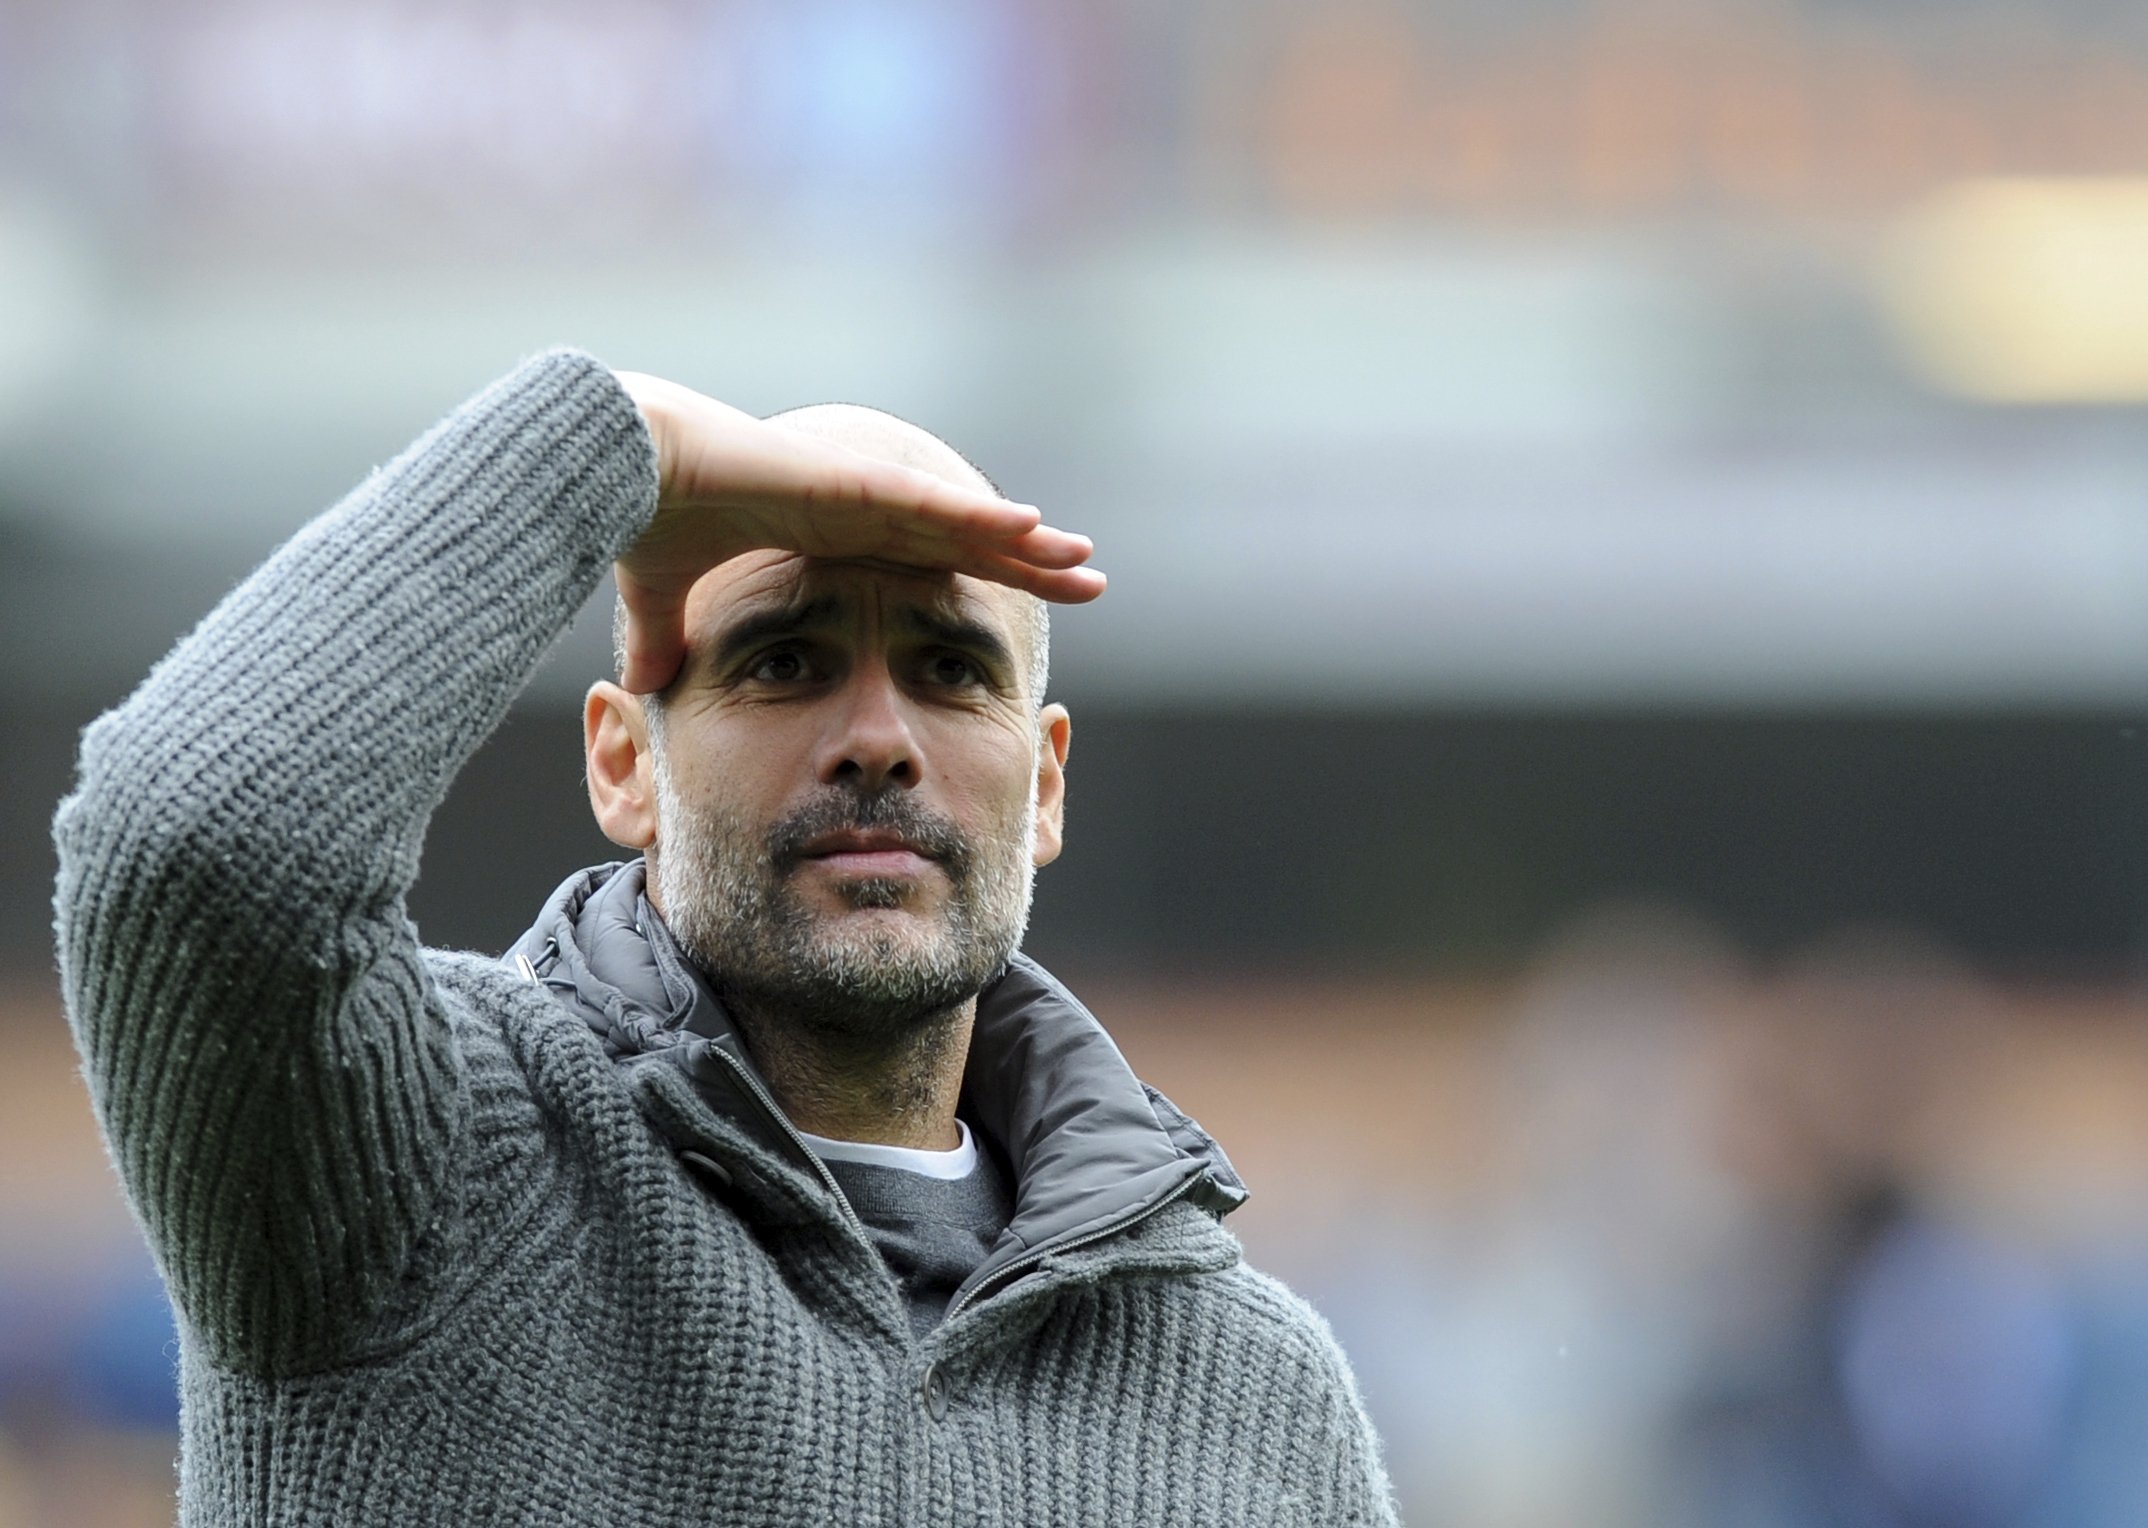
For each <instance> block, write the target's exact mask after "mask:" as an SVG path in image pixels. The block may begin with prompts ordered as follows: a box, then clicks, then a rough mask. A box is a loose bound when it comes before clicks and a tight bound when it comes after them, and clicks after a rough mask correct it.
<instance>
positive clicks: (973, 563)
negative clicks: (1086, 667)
mask: <svg viewBox="0 0 2148 1528" xmlns="http://www.w3.org/2000/svg"><path fill="white" fill-rule="evenodd" d="M956 567H957V569H958V571H960V572H963V573H967V574H969V575H971V576H972V577H973V578H982V579H987V580H989V581H990V582H992V583H995V584H1005V585H1006V586H1007V587H1008V588H1010V589H1020V590H1022V591H1023V592H1024V593H1027V594H1034V595H1036V596H1037V598H1039V599H1042V600H1049V601H1051V602H1052V603H1053V604H1055V605H1086V604H1087V603H1088V602H1089V601H1091V600H1093V599H1095V598H1096V597H1097V596H1098V595H1100V594H1102V593H1103V592H1104V584H1105V579H1104V574H1103V572H1102V570H1100V569H1097V568H1086V567H1084V568H1040V567H1038V566H1036V565H1035V564H1034V563H1028V562H1024V561H1022V560H1021V559H1020V558H1017V557H1008V556H1005V555H1002V554H1000V553H996V552H986V551H977V552H972V553H970V554H969V555H967V556H965V557H964V558H963V559H962V560H961V561H960V562H959V563H957V564H956Z"/></svg>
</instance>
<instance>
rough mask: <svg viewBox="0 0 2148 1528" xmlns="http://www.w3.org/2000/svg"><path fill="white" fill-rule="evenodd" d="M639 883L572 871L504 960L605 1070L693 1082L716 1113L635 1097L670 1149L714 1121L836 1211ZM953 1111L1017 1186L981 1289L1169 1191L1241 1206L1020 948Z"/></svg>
mask: <svg viewBox="0 0 2148 1528" xmlns="http://www.w3.org/2000/svg"><path fill="white" fill-rule="evenodd" d="M643 875H644V867H643V864H642V862H641V861H639V860H635V861H632V862H630V863H628V864H625V865H600V866H597V867H595V868H594V869H590V870H585V871H582V872H580V873H579V874H577V875H574V876H572V877H570V878H569V879H568V880H567V881H566V882H565V883H563V884H562V885H561V886H560V887H559V889H558V890H557V891H555V892H554V893H553V894H552V896H551V898H550V899H549V900H548V901H547V903H546V904H545V908H544V911H543V912H542V913H541V914H540V916H539V917H538V919H537V922H536V923H535V924H534V925H533V926H532V927H531V928H530V930H529V932H527V933H526V934H524V935H523V936H522V938H521V939H520V940H519V941H518V942H517V943H516V945H515V946H514V948H512V949H511V950H509V951H508V954H507V956H506V959H507V961H508V962H509V963H510V964H513V965H515V966H516V967H517V968H518V969H521V970H523V971H524V972H525V974H526V975H528V976H529V977H530V979H531V980H534V981H537V982H539V983H540V984H541V985H543V986H544V987H545V988H547V989H548V990H549V991H551V992H552V993H553V994H554V996H556V997H557V998H559V999H560V1001H561V1002H562V1003H563V1004H565V1005H566V1006H567V1007H568V1008H570V1009H572V1010H573V1011H575V1012H576V1013H578V1014H579V1015H580V1016H581V1018H582V1019H583V1021H584V1022H585V1023H587V1024H588V1025H589V1027H590V1028H591V1029H592V1030H593V1031H595V1033H596V1034H597V1036H598V1037H599V1039H600V1040H601V1041H602V1042H603V1045H604V1048H605V1051H606V1053H607V1054H608V1055H610V1056H611V1057H612V1058H613V1060H614V1061H615V1062H617V1063H619V1064H620V1065H622V1066H624V1067H628V1068H632V1069H634V1070H636V1071H640V1070H641V1069H642V1067H643V1066H644V1065H645V1061H644V1058H647V1059H648V1060H650V1061H655V1060H658V1059H659V1058H660V1059H661V1060H662V1061H667V1062H669V1063H671V1064H672V1066H671V1067H667V1068H664V1070H665V1071H667V1072H668V1071H671V1070H672V1068H673V1067H675V1068H676V1069H677V1070H678V1071H680V1072H683V1073H684V1074H685V1076H686V1078H688V1079H690V1080H691V1082H692V1084H693V1087H692V1089H691V1093H692V1094H693V1095H696V1096H697V1097H698V1102H699V1104H700V1105H702V1106H704V1107H705V1109H706V1110H707V1111H710V1112H712V1113H713V1114H714V1115H715V1116H716V1118H715V1120H714V1121H713V1122H712V1121H709V1120H706V1119H701V1118H697V1116H698V1115H700V1113H701V1110H700V1109H696V1108H695V1107H693V1102H692V1100H689V1099H682V1098H681V1097H680V1092H681V1090H680V1089H679V1088H678V1087H677V1078H676V1076H673V1077H670V1078H668V1079H664V1080H662V1081H659V1080H658V1079H655V1078H652V1079H650V1081H651V1083H652V1084H654V1085H653V1086H650V1087H645V1088H643V1089H641V1090H639V1091H638V1096H639V1098H640V1100H641V1103H642V1108H643V1112H644V1114H645V1115H647V1116H648V1117H649V1118H650V1120H651V1123H652V1124H654V1125H655V1126H656V1127H657V1128H658V1129H659V1131H661V1132H662V1133H663V1134H664V1135H665V1136H666V1137H667V1139H669V1140H670V1142H671V1144H672V1147H673V1149H674V1150H676V1151H681V1152H692V1151H695V1150H697V1149H705V1148H706V1146H707V1145H709V1144H711V1142H710V1140H709V1139H708V1137H709V1128H708V1127H709V1126H710V1124H711V1123H714V1124H715V1125H716V1126H718V1129H717V1131H716V1135H717V1136H718V1137H720V1138H735V1137H736V1136H739V1135H743V1136H744V1137H745V1138H746V1139H747V1140H748V1141H750V1142H751V1143H752V1144H753V1145H754V1146H756V1147H758V1148H759V1153H763V1154H768V1155H772V1156H774V1157H776V1158H777V1159H779V1160H781V1161H783V1162H785V1163H787V1164H788V1165H789V1166H790V1167H791V1168H792V1169H794V1170H795V1171H794V1172H793V1173H792V1174H791V1175H790V1178H791V1181H790V1182H789V1183H788V1185H787V1187H788V1189H789V1192H788V1193H786V1194H784V1195H783V1196H781V1197H782V1198H784V1199H786V1200H789V1201H792V1207H793V1208H794V1209H796V1210H799V1211H802V1212H809V1211H810V1210H811V1209H812V1208H813V1206H812V1205H811V1204H810V1200H811V1199H812V1197H813V1196H814V1195H815V1194H816V1193H817V1194H819V1195H821V1196H822V1197H824V1198H827V1199H832V1200H833V1201H834V1202H835V1203H836V1204H838V1205H842V1196H841V1193H840V1191H839V1190H838V1189H837V1188H836V1187H835V1184H834V1182H833V1180H832V1178H830V1177H829V1176H828V1174H827V1172H826V1169H825V1168H824V1167H823V1166H822V1165H821V1164H820V1163H819V1162H818V1161H817V1160H816V1159H814V1158H813V1156H812V1153H811V1152H810V1151H809V1150H807V1149H806V1147H805V1146H804V1143H803V1142H802V1141H800V1140H799V1139H798V1137H797V1133H796V1131H795V1129H794V1128H793V1127H792V1126H791V1125H790V1122H789V1121H788V1120H786V1119H784V1118H783V1117H782V1114H781V1111H780V1110H779V1109H777V1107H776V1106H775V1103H774V1100H773V1098H772V1096H771V1095H769V1093H768V1091H767V1085H766V1083H765V1081H764V1080H763V1079H762V1078H761V1077H760V1075H759V1073H758V1071H757V1070H756V1069H755V1068H754V1066H753V1062H752V1058H751V1057H750V1055H748V1053H747V1051H746V1048H745V1046H744V1044H743V1042H742V1040H741V1039H740V1037H739V1035H738V1033H737V1031H736V1029H735V1028H734V1026H733V1025H732V1023H731V1020H730V1016H729V1015H728V1014H727V1013H726V1012H725V1011H724V1007H723V1004H722V1001H721V1000H720V999H719V998H718V997H717V995H716V993H715V991H714V990H713V988H712V987H711V986H710V984H709V982H708V981H707V979H706V978H705V977H704V976H703V975H702V973H701V972H700V971H699V970H698V969H697V968H696V967H695V966H694V965H693V963H692V962H691V961H689V960H688V959H687V958H686V957H685V956H684V955H683V954H682V953H681V952H680V950H679V948H678V946H677V944H676V943H675V942H674V941H673V940H672V938H671V935H670V931H669V930H668V929H666V928H665V927H664V924H663V920H662V919H661V918H660V917H659V916H658V915H657V913H656V911H655V909H654V908H652V907H651V906H650V905H649V902H648V899H647V898H646V897H645V896H644V895H643V886H644V881H643ZM962 1108H963V1113H964V1117H965V1118H967V1119H968V1120H969V1121H970V1124H971V1125H972V1127H973V1128H975V1129H978V1130H982V1131H984V1132H985V1133H986V1134H987V1135H989V1136H990V1137H991V1139H992V1140H993V1141H994V1142H995V1143H996V1144H997V1145H999V1146H1000V1147H1001V1148H1002V1149H1003V1150H1004V1151H1005V1153H1006V1155H1007V1159H1008V1161H1009V1162H1010V1163H1011V1164H1012V1166H1013V1168H1014V1174H1015V1181H1016V1185H1017V1187H1016V1200H1015V1214H1014V1220H1013V1222H1012V1223H1011V1224H1010V1225H1009V1226H1008V1228H1007V1232H1006V1234H1005V1235H1004V1236H1002V1237H1001V1239H1000V1242H999V1245H998V1246H996V1247H995V1248H994V1249H993V1251H992V1253H991V1255H990V1256H989V1257H988V1258H987V1259H986V1262H985V1264H984V1266H983V1267H981V1268H980V1269H978V1271H977V1274H976V1275H974V1276H973V1277H972V1280H971V1286H974V1287H979V1288H981V1287H983V1286H984V1285H986V1284H989V1283H991V1282H993V1281H994V1280H995V1279H997V1278H998V1277H999V1276H1000V1275H1002V1274H1003V1273H1005V1272H1006V1271H1008V1270H1009V1269H1011V1268H1014V1267H1017V1266H1026V1265H1031V1264H1035V1263H1037V1262H1039V1261H1041V1258H1042V1255H1044V1254H1046V1253H1049V1252H1051V1251H1053V1250H1055V1249H1064V1248H1070V1247H1072V1246H1075V1245H1078V1244H1081V1243H1084V1242H1087V1241H1090V1240H1092V1239H1095V1238H1098V1237H1100V1236H1103V1235H1106V1234H1108V1233H1109V1232H1110V1231H1111V1230H1112V1229H1114V1228H1115V1227H1117V1226H1120V1225H1122V1224H1130V1223H1132V1222H1134V1221H1138V1220H1140V1219H1143V1218H1144V1217H1145V1216H1147V1215H1149V1214H1152V1213H1153V1212H1154V1211H1156V1210H1158V1209H1161V1208H1162V1207H1164V1206H1165V1205H1168V1204H1171V1203H1173V1202H1174V1201H1177V1200H1181V1199H1183V1200H1185V1201H1188V1202H1190V1203H1192V1204H1194V1205H1196V1206H1198V1207H1199V1208H1201V1209H1204V1210H1206V1211H1208V1212H1209V1214H1210V1215H1213V1216H1215V1217H1217V1218H1221V1217H1222V1216H1223V1215H1225V1214H1227V1213H1229V1212H1230V1211H1231V1210H1234V1209H1236V1208H1237V1207H1238V1206H1239V1205H1240V1204H1242V1203H1243V1202H1244V1201H1245V1198H1246V1188H1245V1185H1244V1183H1242V1182H1241V1181H1240V1180H1239V1177H1238V1175H1237V1173H1236V1172H1235V1171H1234V1170H1233V1169H1232V1167H1231V1164H1230V1161H1229V1159H1228V1158H1227V1157H1225V1156H1224V1154H1223V1150H1222V1148H1221V1147H1220V1146H1218V1145H1217V1144H1216V1142H1215V1141H1214V1140H1213V1139H1212V1138H1211V1137H1210V1136H1209V1135H1208V1134H1207V1133H1206V1132H1205V1131H1203V1130H1202V1129H1201V1128H1200V1126H1198V1125H1196V1124H1195V1123H1194V1122H1193V1121H1192V1120H1191V1119H1189V1118H1188V1117H1187V1116H1186V1115H1185V1114H1183V1113H1181V1112H1180V1111H1179V1110H1178V1109H1177V1108H1176V1107H1175V1106H1174V1105H1172V1103H1171V1102H1170V1101H1169V1100H1168V1099H1166V1098H1165V1097H1164V1096H1163V1095H1162V1094H1161V1093H1158V1092H1157V1091H1156V1090H1155V1089H1153V1088H1151V1087H1148V1086H1147V1085H1146V1084H1144V1083H1143V1082H1141V1081H1140V1080H1139V1079H1138V1078H1136V1077H1135V1076H1134V1073H1133V1070H1132V1069H1131V1068H1130V1067H1129V1066H1128V1065H1127V1063H1126V1059H1125V1057H1124V1056H1122V1055H1121V1054H1120V1052H1119V1048H1118V1047H1117V1046H1116V1045H1115V1044H1113V1043H1112V1040H1111V1037H1110V1035H1108V1034H1107V1033H1105V1031H1104V1027H1103V1026H1102V1025H1101V1024H1099V1023H1098V1022H1097V1021H1096V1019H1095V1017H1094V1016H1093V1015H1091V1014H1090V1012H1089V1010H1088V1009H1086V1008H1085V1007H1083V1006H1082V1004H1081V1003H1080V1002H1079V1001H1078V1000H1076V998H1075V997H1074V995H1073V994H1072V993H1070V992H1069V991H1067V989H1066V988H1065V987H1064V986H1062V985H1061V984H1060V983H1059V982H1058V981H1057V980H1056V979H1055V978H1054V977H1052V976H1051V975H1050V973H1048V972H1047V971H1045V970H1044V968H1043V967H1041V966H1039V965H1038V964H1036V962H1034V961H1032V960H1030V959H1029V958H1028V957H1027V956H1024V955H1019V954H1017V955H1016V956H1014V957H1013V958H1012V959H1011V960H1010V961H1009V962H1008V964H1007V967H1006V969H1005V970H1004V971H1003V972H1002V974H1001V975H1000V976H999V977H998V978H997V979H996V980H995V981H993V983H992V984H991V985H990V986H988V987H986V988H985V989H984V991H983V992H982V993H981V994H979V997H978V1002H977V1019H976V1023H975V1025H974V1027H973V1028H972V1031H971V1037H970V1055H969V1065H968V1068H967V1070H966V1071H965V1073H964V1076H963V1083H962ZM715 1144H718V1145H721V1144H722V1141H721V1140H720V1139H719V1140H718V1141H716V1142H715ZM842 1209H843V1211H844V1213H846V1214H847V1213H848V1206H847V1205H842ZM823 1213H825V1210H823ZM957 1298H958V1302H959V1300H960V1298H961V1297H960V1296H958V1297H957Z"/></svg>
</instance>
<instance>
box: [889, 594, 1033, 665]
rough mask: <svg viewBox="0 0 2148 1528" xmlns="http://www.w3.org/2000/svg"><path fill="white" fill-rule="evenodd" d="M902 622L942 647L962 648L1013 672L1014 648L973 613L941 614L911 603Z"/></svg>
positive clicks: (918, 634)
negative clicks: (968, 614) (973, 615)
mask: <svg viewBox="0 0 2148 1528" xmlns="http://www.w3.org/2000/svg"><path fill="white" fill-rule="evenodd" d="M902 624H903V625H904V626H905V627H907V628H909V630H910V631H911V632H912V633H913V634H915V635H917V636H921V637H925V638H927V639H928V640H930V641H934V642H937V643H939V644H940V645H941V646H943V647H960V648H966V649H967V650H969V651H970V652H973V653H976V654H977V655H978V656H979V657H981V658H983V659H984V660H985V661H986V662H987V663H989V664H991V665H992V666H993V667H995V668H997V669H999V670H1000V671H1001V672H1002V673H1004V674H1012V673H1014V672H1015V663H1014V650H1013V649H1012V648H1010V647H1009V646H1008V645H1007V639H1006V638H1004V637H1002V636H1001V635H1000V634H999V633H998V632H996V631H994V630H993V629H992V628H991V627H990V626H988V625H986V624H985V623H984V622H983V621H980V620H977V619H976V618H975V617H972V616H966V615H943V614H942V613H940V612H939V611H937V610H923V609H919V608H918V607H917V606H915V605H912V606H909V607H907V608H906V609H905V610H904V611H903V613H902Z"/></svg>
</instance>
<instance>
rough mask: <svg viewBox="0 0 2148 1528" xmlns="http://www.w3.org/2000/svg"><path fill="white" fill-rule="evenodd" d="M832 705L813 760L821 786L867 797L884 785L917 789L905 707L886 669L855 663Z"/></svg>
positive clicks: (913, 747)
mask: <svg viewBox="0 0 2148 1528" xmlns="http://www.w3.org/2000/svg"><path fill="white" fill-rule="evenodd" d="M836 702H837V706H836V711H835V713H834V715H833V716H831V717H830V718H829V725H828V730H827V732H826V733H825V734H823V736H822V739H821V747H820V756H819V758H818V759H816V760H815V761H814V774H815V777H816V778H818V779H819V780H820V782H821V783H822V784H824V785H847V786H849V787H850V788H851V789H853V790H858V791H862V792H864V793H865V794H867V795H871V794H874V793H875V792H878V791H881V790H883V789H886V788H887V787H889V786H896V785H899V786H905V787H907V786H913V785H916V784H917V783H918V780H919V779H920V778H921V767H922V763H923V761H922V759H921V758H920V757H919V753H918V747H917V738H916V735H915V734H914V733H913V732H912V730H911V727H910V716H909V708H908V705H907V703H906V701H905V700H904V698H903V695H902V692H901V691H900V690H899V689H898V688H897V687H896V684H895V680H894V676H893V675H891V674H890V673H889V672H888V670H887V665H886V664H884V663H863V664H860V665H858V667H857V668H856V669H855V670H853V671H852V673H851V676H850V680H849V682H848V683H847V684H845V685H844V686H843V687H842V689H841V690H840V691H839V692H838V693H837V695H836Z"/></svg>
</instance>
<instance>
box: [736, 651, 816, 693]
mask: <svg viewBox="0 0 2148 1528" xmlns="http://www.w3.org/2000/svg"><path fill="white" fill-rule="evenodd" d="M808 673H809V671H808V669H807V667H806V660H805V654H803V653H801V652H799V651H798V649H796V648H795V647H779V648H777V649H775V650H774V651H773V652H768V653H763V654H762V655H761V656H760V657H759V658H757V659H755V660H754V664H753V667H752V668H750V669H748V670H747V671H746V677H747V678H749V679H753V680H757V681H759V682H760V683H762V684H796V683H798V682H799V681H800V680H801V679H804V678H806V677H807V676H808Z"/></svg>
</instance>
